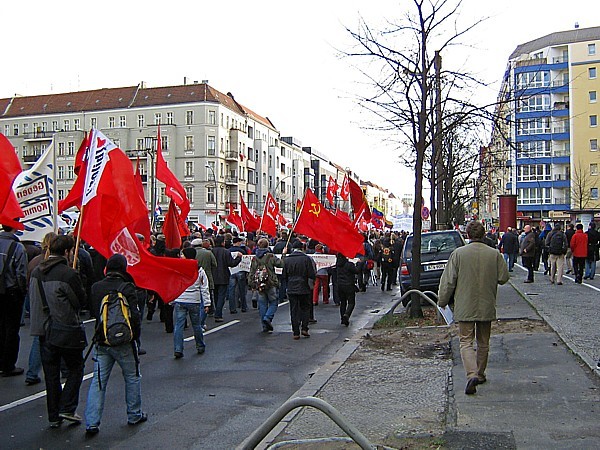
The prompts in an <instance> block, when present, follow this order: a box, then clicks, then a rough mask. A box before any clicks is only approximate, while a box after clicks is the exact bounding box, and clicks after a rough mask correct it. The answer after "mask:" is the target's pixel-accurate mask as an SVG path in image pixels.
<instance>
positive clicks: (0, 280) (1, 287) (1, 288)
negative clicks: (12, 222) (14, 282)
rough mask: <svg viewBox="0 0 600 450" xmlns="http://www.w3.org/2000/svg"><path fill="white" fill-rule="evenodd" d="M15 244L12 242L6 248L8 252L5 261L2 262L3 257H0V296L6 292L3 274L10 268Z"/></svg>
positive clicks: (6, 287)
mask: <svg viewBox="0 0 600 450" xmlns="http://www.w3.org/2000/svg"><path fill="white" fill-rule="evenodd" d="M16 246H17V243H16V242H15V241H12V242H11V243H10V245H9V246H8V251H7V252H6V260H4V255H0V258H2V267H0V294H2V295H4V294H6V293H7V292H8V286H6V277H5V276H4V274H5V273H6V272H7V271H8V266H10V261H11V259H12V257H13V255H14V253H15V247H16Z"/></svg>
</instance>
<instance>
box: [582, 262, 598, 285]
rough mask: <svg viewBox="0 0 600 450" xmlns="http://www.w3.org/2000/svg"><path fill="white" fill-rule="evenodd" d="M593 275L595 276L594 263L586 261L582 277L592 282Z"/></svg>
mask: <svg viewBox="0 0 600 450" xmlns="http://www.w3.org/2000/svg"><path fill="white" fill-rule="evenodd" d="M595 275H596V261H594V260H590V259H586V260H585V275H584V276H585V277H587V278H589V279H590V280H593V279H594V276H595Z"/></svg>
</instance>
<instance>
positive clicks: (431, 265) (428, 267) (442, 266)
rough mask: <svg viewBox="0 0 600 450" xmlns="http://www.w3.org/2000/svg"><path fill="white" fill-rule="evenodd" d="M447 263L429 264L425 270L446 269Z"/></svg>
mask: <svg viewBox="0 0 600 450" xmlns="http://www.w3.org/2000/svg"><path fill="white" fill-rule="evenodd" d="M444 267H446V264H429V265H428V266H425V267H424V270H425V272H429V271H430V270H444Z"/></svg>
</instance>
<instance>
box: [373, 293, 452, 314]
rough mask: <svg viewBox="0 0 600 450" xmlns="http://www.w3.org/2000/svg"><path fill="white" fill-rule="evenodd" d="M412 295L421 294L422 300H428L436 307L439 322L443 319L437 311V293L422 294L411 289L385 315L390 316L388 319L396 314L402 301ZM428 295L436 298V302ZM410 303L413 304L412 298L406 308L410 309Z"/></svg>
mask: <svg viewBox="0 0 600 450" xmlns="http://www.w3.org/2000/svg"><path fill="white" fill-rule="evenodd" d="M412 294H419V296H420V297H421V298H423V299H425V300H427V301H428V302H429V303H431V304H432V305H433V306H434V307H435V310H436V311H437V318H438V320H439V319H441V317H442V315H441V314H440V311H439V310H438V309H437V300H438V296H437V294H436V293H435V292H433V291H425V292H421V291H419V290H418V289H411V290H409V291H406V292H405V293H404V294H403V295H402V297H400V300H398V301H397V302H396V303H394V304H393V305H392V308H391V309H390V310H389V311H388V312H386V313H385V315H386V316H388V317H391V316H392V314H394V311H395V310H396V308H397V307H398V305H399V304H400V303H402V301H403V300H404V299H405V298H406V297H408V296H410V295H412ZM427 294H429V295H432V296H433V297H435V300H436V301H433V299H432V298H431V297H430V296H429V295H427ZM410 302H412V298H411V299H410V300H409V301H408V303H406V308H408V305H410Z"/></svg>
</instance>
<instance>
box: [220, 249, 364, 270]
mask: <svg viewBox="0 0 600 450" xmlns="http://www.w3.org/2000/svg"><path fill="white" fill-rule="evenodd" d="M275 256H277V257H278V258H279V259H281V258H283V255H275ZM307 256H310V257H311V258H312V259H313V261H314V262H315V264H316V265H317V270H319V269H325V268H327V267H332V266H335V261H336V256H335V255H323V254H321V253H318V254H317V253H313V254H311V255H307ZM252 258H254V255H242V262H240V263H239V264H238V265H237V266H236V267H232V268H231V273H237V272H242V271H243V272H250V264H251V263H252ZM350 261H351V262H354V263H355V262H356V261H358V260H357V259H351V260H350ZM282 272H283V269H281V268H279V267H275V273H276V274H278V275H281V273H282Z"/></svg>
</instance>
